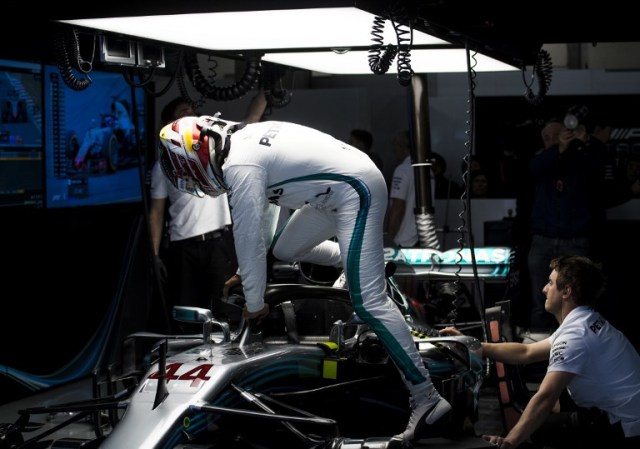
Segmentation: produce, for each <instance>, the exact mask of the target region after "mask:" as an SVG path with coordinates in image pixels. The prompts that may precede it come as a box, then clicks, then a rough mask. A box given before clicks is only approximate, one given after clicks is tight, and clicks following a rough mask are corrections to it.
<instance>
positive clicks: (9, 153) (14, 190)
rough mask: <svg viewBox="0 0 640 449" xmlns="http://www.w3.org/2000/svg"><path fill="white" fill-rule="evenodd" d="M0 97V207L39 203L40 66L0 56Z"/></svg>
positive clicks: (40, 203)
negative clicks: (2, 58) (3, 58)
mask: <svg viewBox="0 0 640 449" xmlns="http://www.w3.org/2000/svg"><path fill="white" fill-rule="evenodd" d="M0 99H1V101H2V103H1V104H2V118H1V119H0V207H2V206H29V207H41V206H42V202H43V148H42V66H41V65H40V64H33V63H28V62H19V61H9V60H0Z"/></svg>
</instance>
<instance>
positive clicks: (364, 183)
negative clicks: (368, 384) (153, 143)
mask: <svg viewBox="0 0 640 449" xmlns="http://www.w3.org/2000/svg"><path fill="white" fill-rule="evenodd" d="M160 141H161V145H162V147H163V151H162V154H161V156H160V157H161V163H162V166H163V169H164V172H165V174H166V175H167V177H168V178H169V179H170V180H171V181H172V183H173V184H174V185H175V186H176V187H178V188H181V189H183V190H187V191H190V192H191V193H193V194H196V195H200V196H202V195H211V196H217V195H221V194H223V193H225V192H226V193H227V195H228V198H229V205H230V207H231V215H232V221H233V233H234V236H235V247H236V253H237V258H238V267H239V268H238V270H239V274H240V276H241V278H242V286H243V289H244V295H245V300H246V306H245V310H244V312H243V315H244V317H245V318H247V319H258V320H260V319H262V318H264V317H265V316H266V315H268V313H269V306H268V304H265V303H264V292H265V288H266V283H267V251H268V247H269V243H270V242H269V241H268V238H267V237H265V235H267V234H268V232H265V230H266V229H267V228H270V227H271V226H272V223H271V222H270V215H271V214H269V212H268V211H269V206H270V203H271V204H277V205H280V206H282V207H286V208H289V209H294V210H295V212H294V213H293V214H292V216H291V218H290V219H289V220H288V221H287V223H286V224H285V225H284V226H283V227H282V229H281V230H280V235H279V236H278V238H277V239H276V241H275V242H274V245H273V254H274V255H275V256H276V257H277V258H278V259H281V260H288V261H294V260H295V261H301V262H310V263H317V264H320V265H328V266H340V265H341V266H342V267H343V269H344V272H345V274H346V278H347V283H348V285H349V294H350V297H351V301H352V303H353V307H354V310H355V312H356V313H357V315H358V317H359V318H360V319H362V320H363V321H365V322H366V323H367V324H368V325H369V326H370V328H371V329H373V330H374V331H375V333H376V334H377V336H378V338H379V339H380V341H381V342H382V343H383V344H384V345H385V348H386V350H387V351H388V353H389V355H390V357H391V358H392V360H393V361H394V363H395V364H396V366H397V367H398V369H399V371H400V373H401V374H402V378H403V380H404V382H405V385H406V387H407V389H408V390H409V393H410V405H411V415H410V418H409V423H408V425H407V427H406V429H405V431H404V432H403V433H401V434H399V435H397V436H395V437H394V439H395V440H396V441H397V440H401V441H402V442H406V441H410V440H412V439H414V435H415V432H416V429H417V428H418V427H419V426H422V425H424V424H432V423H434V422H435V421H437V420H438V419H439V418H441V417H442V416H443V415H444V414H446V413H447V412H448V411H449V410H450V409H451V405H450V404H449V403H448V402H447V401H446V400H445V399H444V398H442V397H441V396H440V394H439V393H438V391H437V390H436V389H435V387H434V385H433V383H432V382H431V379H430V377H429V372H428V370H427V368H426V367H425V364H424V362H423V360H422V358H421V356H420V353H419V352H418V350H417V347H416V345H415V343H414V340H413V337H412V336H411V333H410V330H409V327H408V325H407V323H406V321H405V319H404V317H403V316H402V313H401V312H400V310H399V309H398V308H397V307H396V306H395V304H394V303H393V302H392V300H391V299H390V298H389V297H388V296H387V294H386V284H385V273H384V268H385V261H384V246H383V240H382V239H383V232H382V226H383V220H384V216H385V212H386V209H387V185H386V183H385V180H384V177H383V176H382V174H381V173H380V170H378V168H377V167H376V165H375V164H374V163H373V162H372V161H371V158H369V156H367V155H366V154H365V153H363V152H362V151H359V150H358V149H356V148H354V147H352V146H350V145H348V144H346V143H344V142H341V141H339V140H337V139H335V138H333V137H332V136H330V135H328V134H325V133H322V132H320V131H318V130H315V129H311V128H308V127H305V126H301V125H297V124H294V123H286V122H277V121H265V122H259V123H251V124H244V123H237V122H231V121H228V120H222V119H220V118H219V114H216V115H215V116H202V117H185V118H182V119H179V120H176V121H174V122H173V123H170V124H168V125H166V126H165V127H164V128H163V129H162V130H161V131H160ZM259 227H260V229H261V231H262V232H260V231H259V230H258V229H259ZM334 236H335V237H336V238H337V242H335V241H331V240H329V239H331V238H332V237H334Z"/></svg>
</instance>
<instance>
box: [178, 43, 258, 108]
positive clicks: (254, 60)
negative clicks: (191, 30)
mask: <svg viewBox="0 0 640 449" xmlns="http://www.w3.org/2000/svg"><path fill="white" fill-rule="evenodd" d="M185 69H186V73H187V77H188V78H189V80H190V81H191V84H192V85H193V86H194V87H195V88H196V90H197V91H198V92H199V93H200V94H201V95H202V96H203V97H205V98H209V99H212V100H216V101H230V100H236V99H238V98H240V97H242V96H243V95H245V94H246V93H247V92H249V91H250V90H251V88H252V87H253V86H254V84H255V83H256V81H257V80H258V78H259V77H260V72H261V58H260V57H250V58H249V59H248V60H247V64H246V68H245V72H244V74H243V75H242V78H240V80H239V81H238V82H236V83H234V84H232V85H230V86H224V87H218V86H215V79H212V81H211V82H210V81H208V80H207V79H206V78H205V76H204V75H203V73H202V71H201V70H200V65H199V63H198V54H197V53H192V54H191V55H189V57H187V58H186V59H185ZM214 76H215V70H214Z"/></svg>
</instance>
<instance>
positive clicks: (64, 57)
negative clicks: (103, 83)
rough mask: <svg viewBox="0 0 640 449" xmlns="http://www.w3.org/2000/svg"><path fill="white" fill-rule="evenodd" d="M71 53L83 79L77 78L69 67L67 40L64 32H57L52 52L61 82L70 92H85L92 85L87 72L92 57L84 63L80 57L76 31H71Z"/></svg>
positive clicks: (70, 66) (89, 68)
mask: <svg viewBox="0 0 640 449" xmlns="http://www.w3.org/2000/svg"><path fill="white" fill-rule="evenodd" d="M71 38H72V45H73V47H72V52H73V56H74V59H75V61H76V62H77V65H78V69H79V70H80V71H82V72H83V73H84V75H85V78H78V77H77V76H76V75H75V73H74V70H73V67H72V65H71V60H70V59H69V51H68V48H67V39H66V34H65V32H64V31H58V32H57V33H55V35H54V38H53V50H54V53H55V56H56V62H57V65H58V70H59V71H60V76H61V77H62V81H64V83H65V84H66V85H67V86H68V87H69V88H70V89H72V90H76V91H81V90H85V89H86V88H87V87H89V86H90V85H91V83H92V80H91V78H90V77H89V72H90V71H91V70H92V68H93V66H92V64H93V56H92V57H91V61H84V60H83V59H82V58H81V57H80V47H79V41H78V33H77V31H76V29H75V28H74V29H73V35H72V37H71ZM94 50H95V37H94Z"/></svg>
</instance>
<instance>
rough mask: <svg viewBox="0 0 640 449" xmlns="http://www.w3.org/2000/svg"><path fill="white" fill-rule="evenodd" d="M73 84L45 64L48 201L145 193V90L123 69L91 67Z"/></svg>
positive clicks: (130, 198)
mask: <svg viewBox="0 0 640 449" xmlns="http://www.w3.org/2000/svg"><path fill="white" fill-rule="evenodd" d="M88 77H89V78H90V79H91V83H90V85H89V86H88V87H87V88H85V89H82V90H75V89H72V88H70V87H69V86H67V84H66V83H65V82H64V80H63V78H62V76H61V74H60V71H59V69H58V67H56V66H49V65H45V66H44V80H45V82H44V95H45V113H46V117H47V120H46V126H45V142H46V158H45V161H46V164H45V165H46V176H45V181H46V203H45V205H46V207H51V208H54V207H73V206H93V205H99V204H113V203H122V202H134V201H140V200H141V199H142V182H141V176H140V173H142V171H141V170H140V169H139V167H144V164H143V158H144V155H145V154H146V148H145V147H146V145H145V142H146V141H145V137H144V122H145V96H144V90H143V89H142V88H133V87H132V86H131V85H130V84H129V83H128V82H127V80H126V79H125V77H124V76H123V74H122V73H119V72H108V71H98V70H93V71H91V72H90V73H89V74H88Z"/></svg>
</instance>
